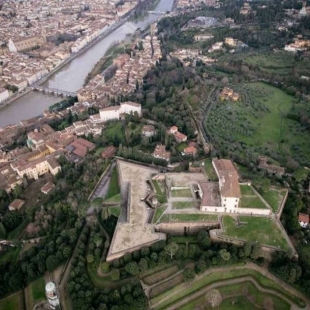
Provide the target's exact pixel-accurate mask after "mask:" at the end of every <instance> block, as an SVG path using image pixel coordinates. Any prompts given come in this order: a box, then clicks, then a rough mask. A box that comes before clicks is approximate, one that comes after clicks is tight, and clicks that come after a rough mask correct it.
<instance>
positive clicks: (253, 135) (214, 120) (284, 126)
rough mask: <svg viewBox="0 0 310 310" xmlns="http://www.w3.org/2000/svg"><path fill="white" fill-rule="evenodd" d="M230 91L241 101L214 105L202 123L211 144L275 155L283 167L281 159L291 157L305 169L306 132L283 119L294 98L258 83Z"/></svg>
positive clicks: (309, 145)
mask: <svg viewBox="0 0 310 310" xmlns="http://www.w3.org/2000/svg"><path fill="white" fill-rule="evenodd" d="M234 90H235V91H237V92H239V93H240V94H241V95H242V100H240V101H238V102H233V103H230V102H224V103H218V104H216V105H214V106H213V108H212V110H211V112H210V114H209V116H208V118H207V120H206V121H205V123H206V126H207V128H208V130H209V132H210V134H211V135H212V137H213V139H214V141H215V144H216V145H217V146H218V147H222V148H230V146H232V145H235V144H238V145H239V146H241V143H242V144H243V147H244V146H245V145H246V149H247V153H249V152H251V153H253V154H255V155H262V154H266V155H267V156H268V154H270V153H276V154H277V155H279V158H280V159H282V161H283V162H280V164H285V162H284V161H285V160H284V158H285V156H291V157H293V158H294V159H295V160H297V161H299V162H302V163H304V164H305V165H306V163H307V162H308V161H309V159H310V153H309V152H308V150H309V149H310V140H309V137H308V132H307V131H306V130H303V128H302V126H301V125H300V124H299V123H298V122H297V121H295V120H292V119H288V118H287V117H286V115H287V114H288V113H289V112H290V111H291V109H292V108H293V101H294V100H295V99H294V97H292V96H289V95H287V94H286V93H285V92H284V91H282V90H281V89H278V88H276V87H273V86H270V85H267V84H264V83H260V82H255V83H243V84H239V85H238V86H236V87H234ZM227 137H229V139H227ZM242 155H243V156H246V154H245V152H242Z"/></svg>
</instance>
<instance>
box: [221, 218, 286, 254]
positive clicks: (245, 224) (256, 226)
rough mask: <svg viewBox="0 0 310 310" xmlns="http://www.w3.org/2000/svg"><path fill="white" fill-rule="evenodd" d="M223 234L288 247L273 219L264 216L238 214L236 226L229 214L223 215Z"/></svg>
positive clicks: (282, 247) (283, 247) (284, 248)
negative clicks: (238, 222)
mask: <svg viewBox="0 0 310 310" xmlns="http://www.w3.org/2000/svg"><path fill="white" fill-rule="evenodd" d="M222 219H223V225H224V230H225V232H223V233H222V235H224V236H229V237H232V238H240V239H243V240H247V241H253V242H256V241H257V242H259V243H261V244H265V245H270V246H275V247H279V248H281V249H283V250H287V249H288V244H287V242H286V239H285V237H284V235H283V234H282V231H281V230H280V228H279V227H278V226H277V224H276V223H275V221H274V220H272V219H269V218H265V217H251V216H239V221H240V223H241V225H240V226H238V227H237V226H236V222H235V220H234V219H233V218H232V217H231V216H228V215H227V216H223V217H222Z"/></svg>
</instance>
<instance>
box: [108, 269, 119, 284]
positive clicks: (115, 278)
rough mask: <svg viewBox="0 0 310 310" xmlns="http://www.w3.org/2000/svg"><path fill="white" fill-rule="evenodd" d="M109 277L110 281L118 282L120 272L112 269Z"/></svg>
mask: <svg viewBox="0 0 310 310" xmlns="http://www.w3.org/2000/svg"><path fill="white" fill-rule="evenodd" d="M110 277H111V280H112V281H118V280H119V278H120V271H119V269H117V268H113V269H112V270H111V272H110Z"/></svg>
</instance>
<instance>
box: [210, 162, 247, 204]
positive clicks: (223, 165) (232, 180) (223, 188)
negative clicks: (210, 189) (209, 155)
mask: <svg viewBox="0 0 310 310" xmlns="http://www.w3.org/2000/svg"><path fill="white" fill-rule="evenodd" d="M212 163H213V165H214V166H215V171H216V174H217V176H218V178H219V181H220V192H221V195H222V197H239V198H240V197H241V191H240V186H239V181H238V172H237V170H236V168H235V167H234V165H233V163H232V161H231V160H229V159H217V158H213V160H212Z"/></svg>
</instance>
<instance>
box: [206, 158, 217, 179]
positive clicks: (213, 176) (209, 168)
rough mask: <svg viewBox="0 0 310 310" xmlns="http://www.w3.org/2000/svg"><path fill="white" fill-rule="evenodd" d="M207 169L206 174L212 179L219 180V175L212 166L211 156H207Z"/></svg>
mask: <svg viewBox="0 0 310 310" xmlns="http://www.w3.org/2000/svg"><path fill="white" fill-rule="evenodd" d="M204 164H205V171H206V174H207V176H208V178H209V180H210V181H218V177H217V175H216V172H215V170H214V168H213V166H212V159H211V158H207V159H206V160H205V163H204Z"/></svg>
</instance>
